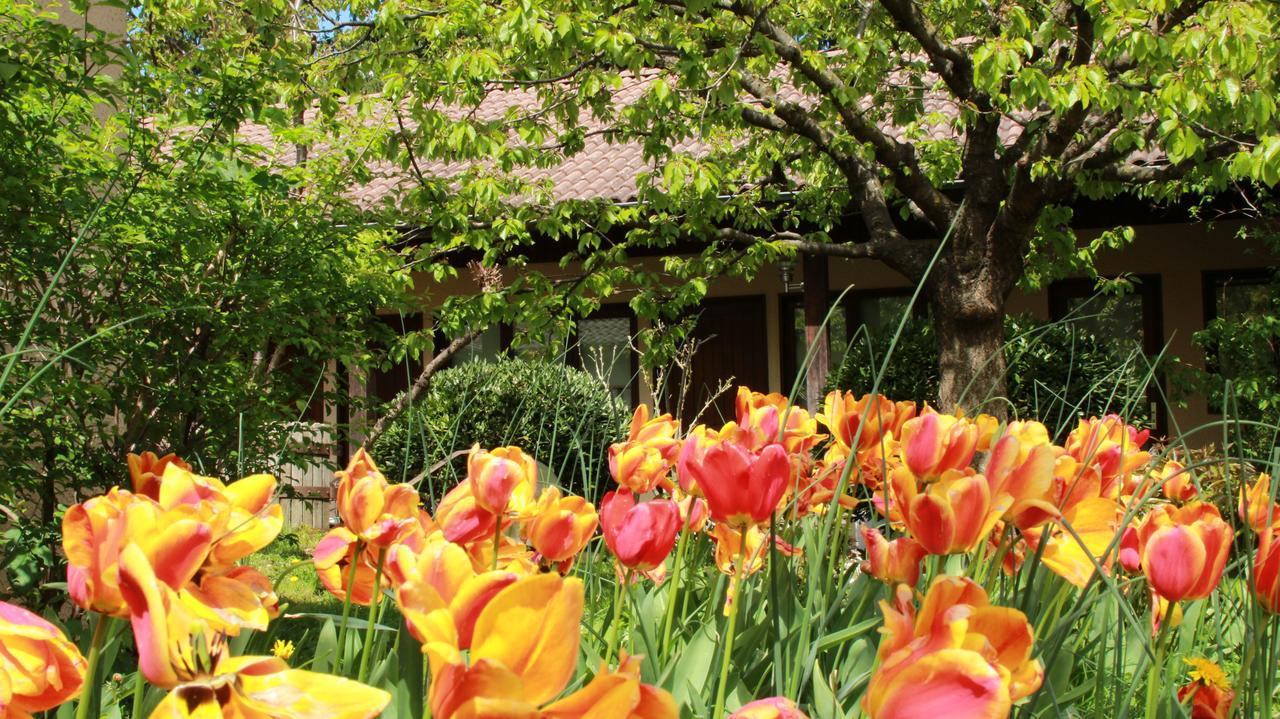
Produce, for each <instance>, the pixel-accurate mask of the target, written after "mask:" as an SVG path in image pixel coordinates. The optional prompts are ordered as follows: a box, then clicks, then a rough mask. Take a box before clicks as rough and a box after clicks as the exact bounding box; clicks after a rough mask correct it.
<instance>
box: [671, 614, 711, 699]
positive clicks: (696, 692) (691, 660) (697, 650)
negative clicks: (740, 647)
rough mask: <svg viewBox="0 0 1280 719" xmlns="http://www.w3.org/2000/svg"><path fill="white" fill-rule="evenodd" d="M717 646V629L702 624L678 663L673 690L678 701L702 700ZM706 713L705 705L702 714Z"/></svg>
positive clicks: (686, 646)
mask: <svg viewBox="0 0 1280 719" xmlns="http://www.w3.org/2000/svg"><path fill="white" fill-rule="evenodd" d="M716 646H717V640H716V634H715V629H714V627H713V626H712V625H710V624H704V625H702V628H701V629H699V630H698V632H697V633H696V634H694V635H693V638H692V639H690V640H689V643H688V644H687V645H685V647H684V650H683V651H682V652H681V653H680V659H679V661H678V662H677V663H676V670H675V676H676V677H677V682H676V686H675V689H674V690H673V691H672V694H673V695H674V696H675V699H676V702H677V703H679V704H693V703H694V702H695V701H697V702H700V701H702V700H701V696H702V694H703V691H704V689H705V688H706V687H707V683H708V682H707V679H708V677H710V675H711V670H712V667H713V665H714V664H715V662H714V661H713V660H714V658H715V654H716ZM705 714H706V711H705V707H704V708H703V711H702V712H701V714H700V715H705Z"/></svg>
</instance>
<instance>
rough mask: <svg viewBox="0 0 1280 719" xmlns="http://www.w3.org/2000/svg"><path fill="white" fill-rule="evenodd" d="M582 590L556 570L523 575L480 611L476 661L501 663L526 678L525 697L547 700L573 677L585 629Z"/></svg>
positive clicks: (539, 701)
mask: <svg viewBox="0 0 1280 719" xmlns="http://www.w3.org/2000/svg"><path fill="white" fill-rule="evenodd" d="M582 603H583V589H582V582H581V581H580V580H578V579H572V578H571V579H561V578H560V577H559V576H557V575H554V574H541V575H536V576H532V577H526V578H523V579H521V580H519V581H517V582H515V583H514V584H511V585H510V586H508V587H506V588H505V589H503V590H502V591H500V592H498V594H497V596H495V597H494V598H493V599H492V600H491V601H490V602H489V604H488V606H486V607H485V608H484V610H483V611H481V612H480V616H479V618H478V619H477V620H476V626H475V633H474V636H473V639H472V649H471V656H472V658H473V660H480V659H488V660H493V661H496V662H499V663H501V664H502V665H503V666H505V667H507V668H508V669H509V670H511V672H512V673H514V674H515V675H516V676H518V677H519V678H520V679H521V680H522V681H523V682H524V698H525V700H526V701H528V702H529V703H531V704H535V705H540V704H543V703H545V702H547V701H549V700H550V699H552V698H553V697H555V696H556V695H557V694H559V693H560V692H561V691H562V690H563V689H564V687H565V685H566V684H568V682H569V678H570V677H571V676H573V670H574V667H575V665H576V664H577V659H578V641H579V638H580V633H581V624H580V620H581V617H582Z"/></svg>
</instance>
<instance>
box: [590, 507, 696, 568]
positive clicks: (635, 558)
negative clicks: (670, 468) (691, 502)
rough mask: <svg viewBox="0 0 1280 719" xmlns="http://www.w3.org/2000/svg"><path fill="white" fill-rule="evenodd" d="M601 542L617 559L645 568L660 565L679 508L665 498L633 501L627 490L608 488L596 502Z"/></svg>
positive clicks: (628, 565) (670, 541) (677, 520)
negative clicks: (597, 502)
mask: <svg viewBox="0 0 1280 719" xmlns="http://www.w3.org/2000/svg"><path fill="white" fill-rule="evenodd" d="M600 527H601V530H602V531H603V532H604V542H605V544H606V545H608V547H609V551H610V552H612V553H613V556H615V557H617V558H618V563H619V564H621V565H622V566H624V567H626V568H627V569H631V570H635V571H640V572H647V571H649V570H651V569H653V568H654V567H657V566H659V565H661V564H662V563H663V562H664V561H666V559H667V555H668V554H670V553H671V548H672V547H673V546H674V545H675V541H676V532H677V531H678V530H679V529H680V510H679V507H678V506H677V505H676V503H675V502H673V501H671V500H669V499H653V500H649V501H648V502H640V503H637V502H636V500H635V496H634V495H632V494H631V492H629V491H627V490H625V489H623V490H619V491H617V492H610V493H608V494H606V495H605V496H604V500H603V501H602V502H601V503H600Z"/></svg>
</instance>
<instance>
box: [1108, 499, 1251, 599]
mask: <svg viewBox="0 0 1280 719" xmlns="http://www.w3.org/2000/svg"><path fill="white" fill-rule="evenodd" d="M1232 535H1233V532H1232V531H1231V527H1230V526H1229V525H1228V524H1227V523H1226V522H1224V521H1223V520H1222V516H1221V515H1219V514H1218V510H1217V509H1216V508H1215V507H1214V506H1213V505H1211V504H1206V503H1204V502H1192V503H1190V504H1188V505H1186V506H1184V507H1174V506H1173V505H1168V504H1163V505H1159V506H1157V507H1155V508H1154V509H1152V510H1151V511H1150V512H1149V513H1148V514H1147V516H1146V517H1144V518H1143V519H1142V521H1141V522H1139V523H1138V525H1137V526H1136V527H1129V528H1127V529H1125V532H1124V535H1123V536H1122V537H1121V540H1120V562H1121V564H1123V565H1124V567H1125V568H1126V569H1128V570H1129V571H1131V572H1132V571H1137V570H1138V569H1139V568H1141V570H1142V573H1143V574H1144V575H1145V576H1146V578H1147V583H1148V584H1150V585H1151V591H1152V592H1154V593H1155V594H1157V595H1159V596H1160V597H1161V598H1163V599H1165V600H1167V601H1169V602H1180V601H1182V600H1184V599H1204V598H1206V597H1208V596H1209V595H1210V594H1212V593H1213V590H1214V589H1216V588H1217V586H1218V582H1220V581H1221V580H1222V572H1223V570H1225V569H1226V566H1227V555H1228V553H1230V551H1231V539H1232Z"/></svg>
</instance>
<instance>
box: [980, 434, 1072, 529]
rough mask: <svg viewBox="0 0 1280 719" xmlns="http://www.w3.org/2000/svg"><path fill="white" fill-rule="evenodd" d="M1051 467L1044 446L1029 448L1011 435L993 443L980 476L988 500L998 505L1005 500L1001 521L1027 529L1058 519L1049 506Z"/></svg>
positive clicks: (1048, 449)
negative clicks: (983, 478) (987, 488)
mask: <svg viewBox="0 0 1280 719" xmlns="http://www.w3.org/2000/svg"><path fill="white" fill-rule="evenodd" d="M1046 436H1047V435H1046ZM1054 465H1055V457H1054V452H1053V447H1052V446H1051V445H1049V444H1047V443H1044V444H1030V443H1028V442H1025V441H1023V440H1021V439H1019V438H1018V436H1017V435H1015V434H1006V435H1005V436H1004V437H1001V438H1000V440H999V441H997V442H996V443H995V446H994V447H993V448H992V450H991V457H990V458H989V459H988V460H987V466H986V467H985V469H984V473H985V474H986V477H987V480H988V482H989V484H990V489H991V496H992V497H995V498H997V501H1000V502H1003V501H1004V500H1005V499H1006V498H1007V499H1008V500H1009V508H1008V509H1007V510H1005V513H1004V518H1005V519H1007V520H1009V521H1011V522H1013V523H1014V524H1015V525H1017V526H1018V528H1020V529H1028V528H1031V527H1037V526H1039V525H1041V524H1044V523H1045V522H1048V521H1049V520H1051V519H1054V518H1056V517H1057V516H1058V508H1057V507H1056V506H1054V503H1053V470H1054Z"/></svg>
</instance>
